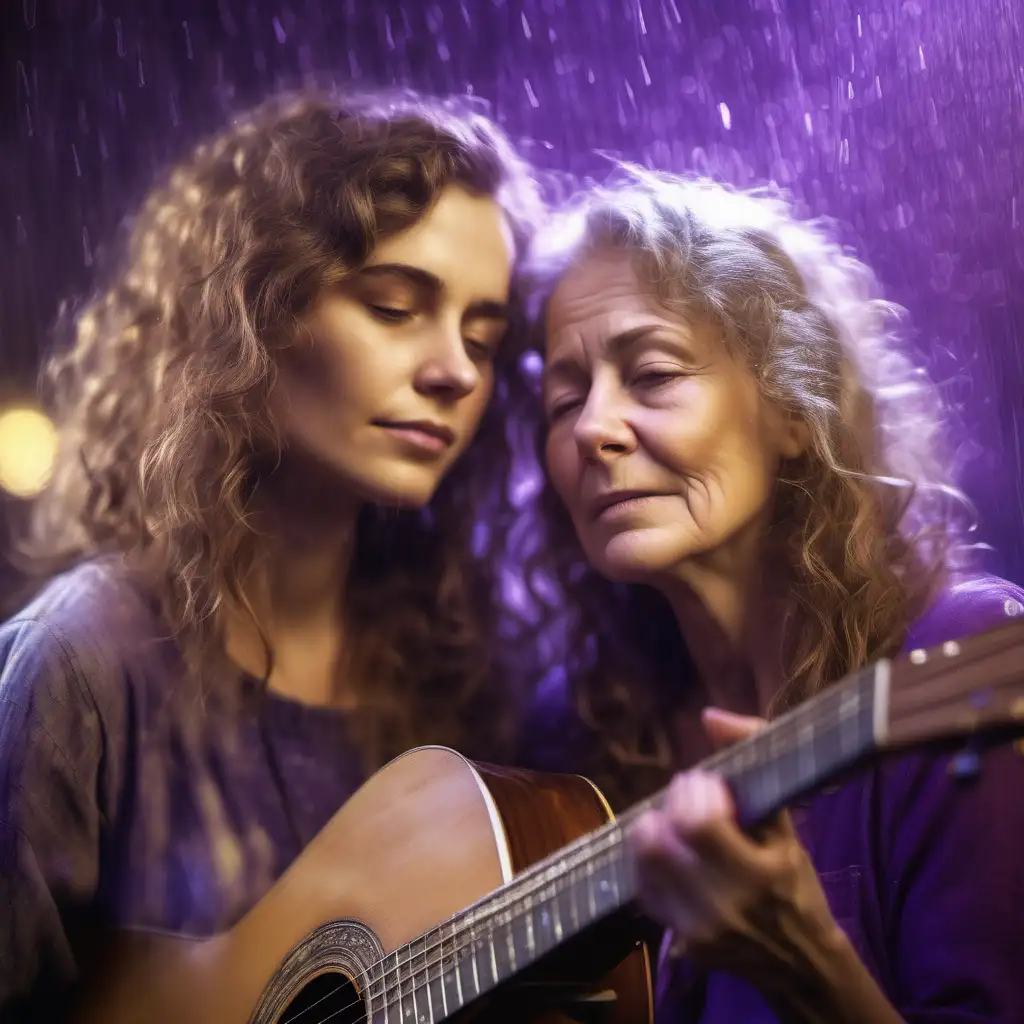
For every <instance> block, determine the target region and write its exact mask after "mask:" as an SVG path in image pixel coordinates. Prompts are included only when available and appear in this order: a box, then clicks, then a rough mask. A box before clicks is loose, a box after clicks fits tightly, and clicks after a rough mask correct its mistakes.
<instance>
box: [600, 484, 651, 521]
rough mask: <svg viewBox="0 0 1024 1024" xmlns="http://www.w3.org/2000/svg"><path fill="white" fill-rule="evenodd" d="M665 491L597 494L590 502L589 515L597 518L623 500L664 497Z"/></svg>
mask: <svg viewBox="0 0 1024 1024" xmlns="http://www.w3.org/2000/svg"><path fill="white" fill-rule="evenodd" d="M666 496H667V494H666V492H665V491H608V492H607V493H605V494H599V495H598V496H597V497H596V498H594V499H593V501H591V502H590V515H591V518H593V519H599V518H600V517H601V516H602V515H603V514H604V513H605V512H607V511H608V509H610V508H612V507H614V506H615V505H619V504H621V503H622V502H625V501H632V500H634V499H637V498H664V497H666Z"/></svg>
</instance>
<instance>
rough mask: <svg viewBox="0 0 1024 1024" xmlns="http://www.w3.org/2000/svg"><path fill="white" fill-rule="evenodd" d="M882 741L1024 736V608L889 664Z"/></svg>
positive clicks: (905, 742) (894, 743) (892, 743)
mask: <svg viewBox="0 0 1024 1024" xmlns="http://www.w3.org/2000/svg"><path fill="white" fill-rule="evenodd" d="M889 672H890V676H889V701H888V704H889V707H888V727H887V729H886V731H885V740H884V742H883V744H882V745H883V746H885V747H904V746H908V745H911V744H916V743H927V742H929V741H935V740H942V739H955V738H957V737H965V736H974V735H983V736H986V737H990V738H991V739H992V740H997V739H1012V738H1013V737H1015V736H1018V737H1024V614H1021V615H1019V616H1017V617H1016V618H1014V619H1011V620H1009V621H1008V622H1007V623H1006V624H1005V625H1002V626H999V627H998V628H996V629H993V630H989V631H988V632H985V633H978V634H976V635H975V636H971V637H968V638H966V639H964V640H951V641H949V642H947V643H944V644H940V645H939V646H938V647H932V648H928V649H921V650H915V651H911V652H910V654H909V655H906V656H905V657H902V658H899V659H894V660H893V661H892V662H891V664H890V666H889Z"/></svg>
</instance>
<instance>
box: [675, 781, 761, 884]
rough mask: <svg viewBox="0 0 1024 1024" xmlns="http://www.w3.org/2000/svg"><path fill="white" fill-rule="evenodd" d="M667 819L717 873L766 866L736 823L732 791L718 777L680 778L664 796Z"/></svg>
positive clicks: (743, 870) (754, 845)
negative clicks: (710, 863) (712, 865)
mask: <svg viewBox="0 0 1024 1024" xmlns="http://www.w3.org/2000/svg"><path fill="white" fill-rule="evenodd" d="M664 813H665V817H666V819H667V820H668V822H669V823H670V825H671V827H672V828H673V829H674V830H675V832H676V834H677V835H678V837H679V839H680V840H681V841H682V842H683V843H684V844H685V845H687V846H689V847H691V848H692V849H693V851H694V852H695V853H696V854H697V855H698V857H701V858H706V859H708V860H709V861H711V862H712V863H713V864H714V865H715V867H716V870H718V871H721V870H723V869H725V870H726V871H727V872H728V873H730V874H733V873H735V872H737V871H740V872H750V871H756V870H760V868H761V867H762V866H763V865H762V864H761V858H760V857H759V850H758V847H757V844H755V843H754V842H753V841H752V840H751V839H750V838H749V837H748V836H746V835H744V834H743V832H742V831H740V829H739V826H738V825H737V824H736V812H735V807H734V805H733V802H732V796H731V794H730V793H729V788H728V787H727V786H726V784H725V783H724V782H723V781H722V780H721V779H720V778H718V776H716V775H708V774H705V773H704V772H696V771H695V772H686V773H684V774H682V775H677V776H676V778H675V779H673V780H672V784H671V785H670V786H669V790H668V793H667V794H666V797H665V805H664Z"/></svg>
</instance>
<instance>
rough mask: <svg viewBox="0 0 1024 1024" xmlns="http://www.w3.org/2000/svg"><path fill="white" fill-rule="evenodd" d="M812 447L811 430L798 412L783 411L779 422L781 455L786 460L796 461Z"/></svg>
mask: <svg viewBox="0 0 1024 1024" xmlns="http://www.w3.org/2000/svg"><path fill="white" fill-rule="evenodd" d="M810 446H811V428H810V427H808V425H807V421H806V420H805V419H804V418H803V416H801V415H800V414H799V413H797V412H788V411H786V410H783V411H782V413H781V419H780V422H779V454H780V455H781V456H782V457H783V458H784V459H795V458H798V457H799V456H801V455H803V453H804V452H805V451H807V449H808V448H809V447H810Z"/></svg>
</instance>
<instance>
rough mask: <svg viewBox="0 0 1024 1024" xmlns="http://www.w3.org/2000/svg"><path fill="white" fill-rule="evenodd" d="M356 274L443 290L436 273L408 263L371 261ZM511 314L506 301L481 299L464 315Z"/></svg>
mask: <svg viewBox="0 0 1024 1024" xmlns="http://www.w3.org/2000/svg"><path fill="white" fill-rule="evenodd" d="M357 276H358V277H364V278H365V277H399V278H402V279H403V280H404V281H406V282H407V283H408V284H410V285H412V286H413V287H414V288H417V289H419V290H420V291H425V292H432V293H433V294H435V295H440V294H441V293H442V292H443V291H444V290H445V284H444V281H442V280H441V278H439V277H438V276H437V275H436V274H432V273H430V271H429V270H424V269H423V268H422V267H414V266H410V265H409V264H408V263H373V264H371V265H370V266H368V267H363V268H362V269H361V270H360V271H359V272H358V274H357ZM511 315H512V314H511V309H510V307H509V304H508V303H507V302H497V301H495V300H494V299H481V300H479V301H478V302H472V303H470V305H469V307H468V308H467V309H466V316H467V317H470V318H472V319H474V320H508V319H510V318H511Z"/></svg>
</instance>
